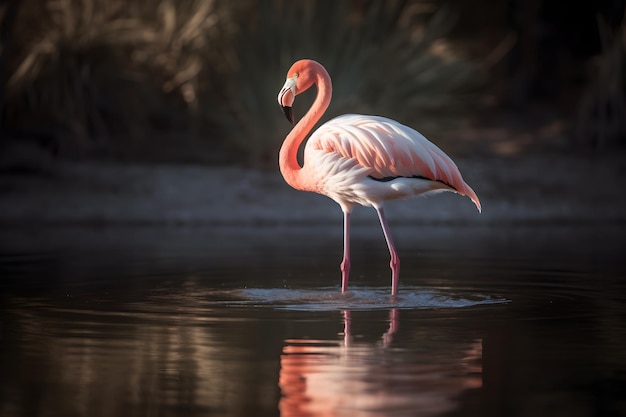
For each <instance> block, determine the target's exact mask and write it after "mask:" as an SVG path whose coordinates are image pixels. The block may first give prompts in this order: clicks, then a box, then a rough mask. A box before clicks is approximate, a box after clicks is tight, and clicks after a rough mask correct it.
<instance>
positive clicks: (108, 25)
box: [6, 0, 218, 153]
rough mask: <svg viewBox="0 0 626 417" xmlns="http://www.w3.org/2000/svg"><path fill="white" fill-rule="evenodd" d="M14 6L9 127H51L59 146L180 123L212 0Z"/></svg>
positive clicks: (108, 141)
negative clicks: (59, 143)
mask: <svg viewBox="0 0 626 417" xmlns="http://www.w3.org/2000/svg"><path fill="white" fill-rule="evenodd" d="M155 6H156V7H155ZM19 11H20V14H19V16H18V19H19V24H18V25H16V29H15V30H16V33H14V35H13V39H15V43H16V45H15V48H14V49H17V52H16V55H17V57H18V58H17V60H16V61H17V62H18V63H17V65H15V68H14V69H13V71H12V74H11V76H10V78H9V79H8V82H7V102H8V103H7V118H6V119H7V123H9V124H12V125H13V126H10V127H13V128H25V127H26V128H27V129H29V130H33V129H34V130H41V131H53V132H55V133H56V134H57V135H58V139H59V141H60V142H61V145H62V149H64V150H65V151H66V152H69V153H72V152H73V153H76V152H81V151H90V150H91V151H93V150H94V149H93V148H96V150H97V151H99V152H102V151H103V150H105V151H106V149H97V148H98V147H99V146H100V147H102V146H104V147H105V148H106V147H108V148H111V147H112V146H113V145H114V141H116V140H133V139H135V140H142V138H145V137H147V136H150V135H151V134H153V133H155V132H157V131H161V133H167V132H168V130H169V131H172V130H185V126H187V125H188V124H189V122H188V111H189V110H194V109H197V96H198V88H199V74H200V72H201V69H202V67H203V65H204V55H205V52H206V50H208V49H210V48H211V47H212V46H213V45H212V42H213V40H214V38H216V37H217V34H216V32H217V30H216V21H217V19H218V17H217V16H218V14H217V11H216V6H215V2H213V1H195V2H186V3H185V5H184V6H183V5H181V4H179V3H176V2H174V1H173V0H161V1H158V2H155V1H150V0H136V1H134V2H130V3H127V2H125V1H123V0H49V1H45V2H41V1H38V0H25V1H24V2H23V3H22V4H21V7H20V10H19ZM163 131H164V132H163ZM146 142H147V141H146ZM113 147H114V146H113ZM121 147H122V148H123V147H124V145H123V144H122V145H121Z"/></svg>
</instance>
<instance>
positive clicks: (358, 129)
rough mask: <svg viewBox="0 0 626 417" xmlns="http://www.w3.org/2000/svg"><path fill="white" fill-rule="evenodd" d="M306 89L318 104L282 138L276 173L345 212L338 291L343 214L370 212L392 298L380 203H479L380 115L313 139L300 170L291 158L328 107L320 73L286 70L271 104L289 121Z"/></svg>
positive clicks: (452, 172)
mask: <svg viewBox="0 0 626 417" xmlns="http://www.w3.org/2000/svg"><path fill="white" fill-rule="evenodd" d="M312 85H316V86H317V88H318V94H317V97H316V99H315V101H314V103H313V105H312V106H311V108H310V109H309V111H308V112H307V113H306V115H305V116H304V117H303V118H302V119H301V120H300V121H299V122H298V123H297V124H296V126H295V127H294V128H293V129H292V130H291V132H290V133H289V134H288V135H287V137H286V138H285V141H284V142H283V145H282V147H281V150H280V154H279V165H280V170H281V173H282V175H283V177H284V178H285V181H287V183H288V184H289V185H291V186H292V187H294V188H296V189H299V190H303V191H312V192H317V193H320V194H324V195H326V196H328V197H330V198H331V199H333V200H334V201H336V202H337V203H338V204H339V205H340V206H341V209H342V211H343V213H344V257H343V261H342V262H341V271H342V286H341V288H342V292H345V291H346V290H347V287H348V280H349V276H350V243H349V242H350V240H349V236H350V213H351V211H352V209H353V207H354V206H355V205H362V206H371V207H374V209H376V211H377V213H378V217H379V220H380V223H381V226H382V229H383V233H384V235H385V239H386V241H387V245H388V247H389V252H390V255H391V261H390V267H391V271H392V286H391V293H392V295H394V296H395V295H396V293H397V289H398V281H399V273H400V259H399V257H398V254H397V251H396V249H395V246H394V244H393V240H392V238H391V232H390V230H389V227H388V224H387V221H386V219H385V213H384V210H383V203H384V202H385V201H389V200H395V199H403V198H410V197H415V196H418V195H423V194H426V193H432V192H437V191H452V192H456V193H459V194H461V195H467V196H468V197H469V198H470V199H471V200H472V201H473V202H474V204H475V205H476V208H477V209H478V210H479V211H480V210H481V205H480V201H479V199H478V196H477V195H476V193H475V192H474V190H472V188H471V187H470V186H469V185H467V183H465V181H464V180H463V177H462V176H461V173H460V172H459V169H458V168H457V166H456V164H455V163H454V162H453V161H452V159H450V157H449V156H448V155H446V154H445V153H444V152H443V151H442V150H441V149H439V148H438V147H437V146H436V145H435V144H433V143H432V142H430V141H429V140H428V139H426V138H425V137H424V136H422V135H421V134H420V133H419V132H417V131H416V130H414V129H412V128H410V127H408V126H405V125H403V124H401V123H398V122H396V121H395V120H391V119H387V118H385V117H381V116H367V115H359V114H346V115H343V116H339V117H336V118H334V119H332V120H330V121H328V122H326V123H325V124H323V125H322V126H321V127H319V128H318V129H317V130H316V131H315V132H313V133H312V134H311V136H310V138H309V140H308V141H307V144H306V147H305V149H304V166H300V165H299V163H298V161H297V157H296V154H297V151H298V147H299V146H300V144H301V143H302V142H303V141H304V140H305V138H306V136H307V134H308V133H309V132H310V131H311V129H312V128H313V126H314V125H315V123H316V122H317V121H318V120H319V119H320V118H321V116H322V115H323V113H324V111H325V110H326V109H327V108H328V105H329V104H330V100H331V95H332V84H331V80H330V76H329V75H328V72H327V71H326V69H325V68H324V67H323V66H322V65H321V64H319V63H317V62H315V61H312V60H301V61H298V62H296V63H295V64H293V66H292V67H291V68H290V69H289V72H288V73H287V80H286V82H285V85H284V86H283V88H282V89H281V91H280V93H279V94H278V103H279V104H280V106H281V107H282V108H283V111H284V112H285V115H286V116H287V118H288V119H289V120H290V121H291V122H293V113H292V110H291V106H292V104H293V102H294V100H295V97H296V95H298V94H300V93H301V92H303V91H305V90H307V89H308V88H310V87H311V86H312Z"/></svg>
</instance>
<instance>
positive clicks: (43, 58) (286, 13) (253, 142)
mask: <svg viewBox="0 0 626 417" xmlns="http://www.w3.org/2000/svg"><path fill="white" fill-rule="evenodd" d="M455 18H456V15H455V13H454V10H452V9H449V8H438V7H436V6H435V3H434V2H432V1H426V0H422V1H420V0H414V1H392V2H377V1H372V2H369V1H366V2H360V3H352V2H327V1H317V0H306V1H297V2H288V1H279V0H274V1H272V0H267V1H262V2H255V1H240V2H227V1H218V0H214V1H201V0H195V1H185V2H180V1H174V0H136V1H132V2H125V1H122V0H47V1H39V0H24V1H23V2H21V3H20V5H19V9H18V13H17V21H16V24H15V25H14V29H13V33H12V34H11V37H10V43H11V59H10V65H9V66H8V71H7V73H8V76H7V85H6V97H5V114H6V117H5V127H6V128H9V129H12V130H23V131H27V132H44V133H48V134H51V135H52V136H53V137H55V140H56V141H58V145H59V146H58V148H59V149H60V152H61V154H63V155H90V154H93V155H114V156H120V155H124V154H125V152H126V153H128V152H130V151H129V150H130V149H137V150H141V149H142V148H143V149H150V148H152V147H155V146H156V145H155V144H156V142H157V140H156V138H159V139H160V140H161V142H163V140H165V141H170V142H171V144H173V145H174V146H177V144H180V145H181V146H183V145H184V143H185V142H186V141H189V140H196V141H204V142H209V143H214V144H218V143H219V144H220V146H226V147H228V148H230V149H231V150H232V151H233V153H235V154H237V155H239V156H240V158H241V160H242V161H245V162H247V163H251V164H253V165H273V164H274V163H275V159H276V154H277V151H278V147H279V145H280V142H281V141H282V138H283V137H284V136H285V134H286V132H287V131H288V129H289V125H288V123H287V122H286V121H285V120H283V118H282V115H281V113H280V112H279V111H278V109H277V106H276V94H277V91H278V89H279V88H280V86H281V85H282V84H283V82H284V76H285V72H286V70H287V69H288V68H289V66H290V65H291V64H292V63H293V62H294V61H295V60H297V59H300V58H304V57H308V58H312V59H316V60H318V61H320V62H322V63H323V64H324V65H325V66H326V67H327V69H328V70H329V72H330V73H331V76H332V78H333V81H334V95H333V97H334V99H333V104H332V105H331V108H330V109H329V112H328V117H330V116H333V115H337V114H340V113H348V112H361V113H370V114H382V115H386V116H389V117H393V118H395V119H398V120H399V121H401V122H404V123H407V124H410V125H412V126H414V127H416V128H418V129H421V130H425V132H424V133H428V131H429V130H432V129H433V126H434V125H435V123H433V120H436V121H437V124H440V123H442V120H443V119H444V117H443V116H444V115H445V116H447V117H448V119H450V116H451V115H453V114H454V110H455V109H457V108H462V106H464V105H466V104H467V103H468V99H469V98H471V97H472V92H473V91H474V90H473V87H474V86H475V85H476V84H477V81H479V79H478V72H477V71H476V66H475V65H474V64H473V63H472V62H470V61H469V60H467V59H465V58H463V57H462V56H459V55H458V54H457V53H455V52H454V51H453V50H452V49H451V48H448V47H447V46H448V44H447V43H446V40H445V35H446V33H447V32H448V30H449V29H450V28H451V27H452V25H454V22H455ZM311 101H312V97H311V95H309V97H308V98H307V97H304V98H303V99H299V100H298V105H299V107H297V108H296V113H297V115H299V116H302V114H303V113H304V111H306V108H307V105H308V104H310V102H311ZM163 138H165V139H163ZM131 157H132V155H131Z"/></svg>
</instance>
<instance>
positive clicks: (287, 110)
mask: <svg viewBox="0 0 626 417" xmlns="http://www.w3.org/2000/svg"><path fill="white" fill-rule="evenodd" d="M280 107H281V108H282V109H283V113H285V117H286V118H287V120H289V123H291V124H293V109H292V108H291V107H289V106H280Z"/></svg>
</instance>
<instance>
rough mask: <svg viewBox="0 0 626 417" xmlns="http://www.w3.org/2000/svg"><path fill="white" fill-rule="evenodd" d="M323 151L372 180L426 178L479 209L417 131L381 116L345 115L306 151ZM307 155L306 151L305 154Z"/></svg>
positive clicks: (447, 161) (453, 170)
mask: <svg viewBox="0 0 626 417" xmlns="http://www.w3.org/2000/svg"><path fill="white" fill-rule="evenodd" d="M309 148H311V149H315V150H322V151H324V152H327V153H336V154H339V155H340V156H342V157H344V158H347V159H352V160H356V163H358V164H359V165H360V166H362V167H364V168H369V169H370V170H371V171H370V174H369V175H371V176H372V177H374V178H386V177H414V176H420V177H425V178H428V179H431V180H434V181H441V182H443V183H445V184H447V185H449V186H450V187H452V188H454V189H455V190H456V191H458V192H459V193H461V194H464V195H468V196H469V197H470V198H471V199H472V200H473V201H474V203H476V205H477V207H478V208H479V209H480V202H479V201H478V198H477V196H476V194H475V193H474V191H473V190H472V189H471V188H470V187H469V185H467V184H466V183H465V181H463V177H462V176H461V173H460V172H459V169H458V168H457V166H456V164H455V163H454V161H452V159H450V157H449V156H448V155H446V154H445V153H444V152H443V151H442V150H441V149H439V148H438V147H437V146H436V145H435V144H434V143H432V142H430V141H429V140H428V139H426V138H425V137H424V136H423V135H422V134H421V133H419V132H417V131H416V130H414V129H412V128H410V127H408V126H405V125H403V124H401V123H398V122H396V121H394V120H391V119H387V118H385V117H380V116H367V115H355V114H347V115H343V116H339V117H336V118H334V119H332V120H330V121H328V122H327V123H325V124H323V125H322V126H321V127H320V128H319V129H317V130H316V131H315V132H314V133H313V134H312V135H311V137H310V138H309V140H308V142H307V145H306V149H309ZM305 154H306V150H305Z"/></svg>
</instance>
